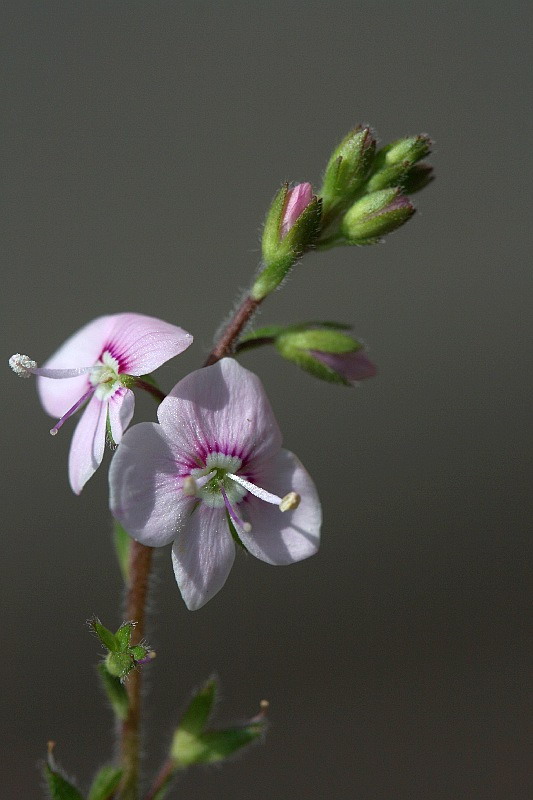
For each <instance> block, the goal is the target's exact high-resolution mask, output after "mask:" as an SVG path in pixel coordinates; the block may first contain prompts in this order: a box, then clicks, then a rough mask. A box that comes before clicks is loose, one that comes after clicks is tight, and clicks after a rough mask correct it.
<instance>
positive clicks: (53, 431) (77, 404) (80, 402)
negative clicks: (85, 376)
mask: <svg viewBox="0 0 533 800" xmlns="http://www.w3.org/2000/svg"><path fill="white" fill-rule="evenodd" d="M94 389H95V387H94V386H91V388H90V389H89V391H87V392H85V394H84V395H82V397H80V399H79V400H77V401H76V402H75V403H74V405H73V406H72V408H69V410H68V411H67V412H66V414H63V416H62V417H61V419H58V421H57V422H56V424H55V425H54V427H53V428H51V429H50V434H51V435H52V436H55V435H56V433H57V432H58V431H59V429H60V427H61V426H62V425H63V423H64V422H66V421H67V419H68V418H69V417H71V416H72V415H73V414H74V413H75V412H76V411H77V410H78V408H79V407H80V406H82V405H83V404H84V403H85V401H86V400H87V398H88V397H90V396H91V395H92V394H93V393H94Z"/></svg>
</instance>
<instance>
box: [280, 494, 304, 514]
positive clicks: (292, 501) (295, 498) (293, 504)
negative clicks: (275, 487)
mask: <svg viewBox="0 0 533 800" xmlns="http://www.w3.org/2000/svg"><path fill="white" fill-rule="evenodd" d="M301 499H302V498H301V497H300V495H299V494H298V493H297V492H289V493H288V494H286V495H285V497H284V498H283V500H282V501H281V503H280V504H279V508H280V511H293V510H294V509H295V508H298V506H299V505H300V500H301Z"/></svg>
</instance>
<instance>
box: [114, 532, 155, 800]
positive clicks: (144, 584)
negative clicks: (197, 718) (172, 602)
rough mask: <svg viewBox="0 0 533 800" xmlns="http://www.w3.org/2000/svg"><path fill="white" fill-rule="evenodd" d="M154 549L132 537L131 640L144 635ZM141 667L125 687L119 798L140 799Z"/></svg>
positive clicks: (128, 614)
mask: <svg viewBox="0 0 533 800" xmlns="http://www.w3.org/2000/svg"><path fill="white" fill-rule="evenodd" d="M152 553H153V549H152V548H151V547H146V546H145V545H144V544H140V543H139V542H136V541H132V543H131V548H130V567H129V576H130V580H129V585H128V591H127V595H126V619H127V620H131V621H132V622H136V623H137V624H136V626H135V628H134V629H133V633H132V637H131V643H132V644H133V645H135V644H138V643H139V642H140V641H141V639H142V638H143V635H144V620H145V610H146V597H147V594H148V576H149V573H150V565H151V563H152ZM141 675H142V673H141V671H140V670H139V669H134V670H132V671H131V672H130V674H129V676H128V679H127V682H126V689H127V692H128V700H129V708H128V716H127V717H126V719H125V720H124V721H123V722H122V727H121V742H120V750H121V760H122V767H123V769H124V775H123V778H122V783H121V787H120V794H119V797H120V800H137V796H138V784H139V743H140V734H139V727H140V718H141Z"/></svg>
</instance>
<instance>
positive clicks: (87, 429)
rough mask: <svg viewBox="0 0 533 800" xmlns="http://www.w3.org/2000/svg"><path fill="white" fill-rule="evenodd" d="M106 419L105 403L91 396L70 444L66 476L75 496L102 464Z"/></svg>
mask: <svg viewBox="0 0 533 800" xmlns="http://www.w3.org/2000/svg"><path fill="white" fill-rule="evenodd" d="M106 418H107V402H102V401H101V400H99V399H98V398H97V397H96V396H95V395H93V396H92V397H91V399H90V401H89V404H88V405H87V408H86V409H85V411H84V412H83V414H82V415H81V418H80V421H79V422H78V424H77V426H76V430H75V431H74V436H73V437H72V442H71V444H70V453H69V459H68V474H69V478H70V485H71V487H72V491H73V492H74V493H75V494H79V493H80V492H81V490H82V489H83V487H84V486H85V484H86V483H87V481H88V480H89V478H90V477H91V476H92V475H94V473H95V472H96V470H97V469H98V467H99V466H100V464H101V463H102V458H103V457H104V448H105V430H106Z"/></svg>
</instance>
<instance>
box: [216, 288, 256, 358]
mask: <svg viewBox="0 0 533 800" xmlns="http://www.w3.org/2000/svg"><path fill="white" fill-rule="evenodd" d="M260 302H261V300H254V299H253V297H249V296H248V297H245V298H244V300H243V302H242V303H241V305H240V306H239V308H238V309H237V311H236V312H235V314H234V316H233V318H232V319H231V321H230V323H229V325H228V326H227V327H226V329H225V331H224V333H223V334H222V336H221V337H220V339H219V340H218V342H217V344H216V345H215V347H214V348H213V350H212V351H211V352H210V354H209V355H208V357H207V358H206V360H205V362H204V367H210V366H211V364H216V362H217V361H220V359H221V358H224V356H229V355H231V354H232V352H233V343H234V341H235V339H236V338H237V337H238V335H239V334H240V332H241V331H242V329H243V328H244V326H245V325H246V323H247V322H248V320H249V319H250V318H251V317H252V315H253V314H254V312H255V310H256V309H257V307H258V305H259V304H260Z"/></svg>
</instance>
